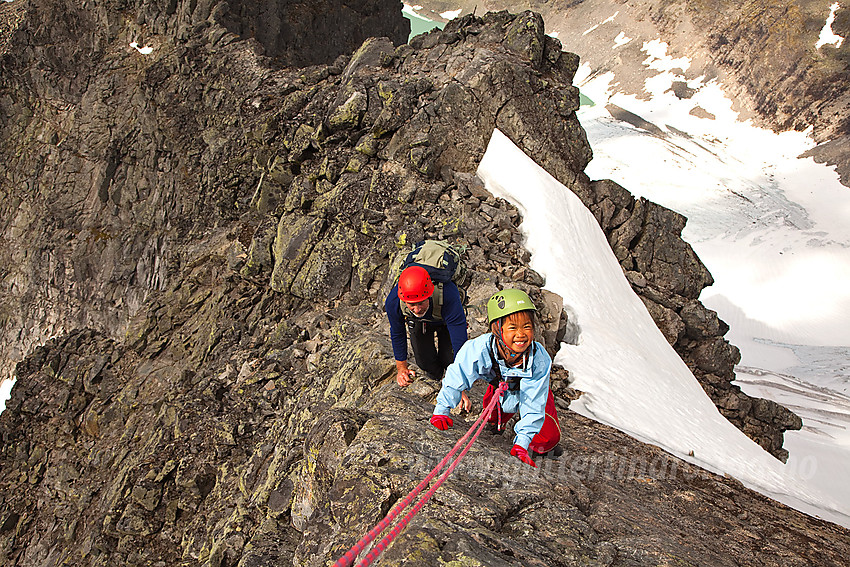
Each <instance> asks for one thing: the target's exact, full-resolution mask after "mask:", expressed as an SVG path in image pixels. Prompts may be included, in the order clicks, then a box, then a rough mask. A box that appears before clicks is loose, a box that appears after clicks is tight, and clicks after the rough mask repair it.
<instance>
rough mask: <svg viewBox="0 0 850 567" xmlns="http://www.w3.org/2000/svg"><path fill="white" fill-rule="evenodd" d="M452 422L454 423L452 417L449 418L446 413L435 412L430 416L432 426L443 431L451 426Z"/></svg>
mask: <svg viewBox="0 0 850 567" xmlns="http://www.w3.org/2000/svg"><path fill="white" fill-rule="evenodd" d="M454 424H455V422H454V421H452V418H450V417H449V416H447V415H437V414H436V413H435V414H434V415H432V416H431V425H433V426H434V427H436V428H437V429H439V430H441V431H445V430H446V429H448V428H449V427H451V426H452V425H454Z"/></svg>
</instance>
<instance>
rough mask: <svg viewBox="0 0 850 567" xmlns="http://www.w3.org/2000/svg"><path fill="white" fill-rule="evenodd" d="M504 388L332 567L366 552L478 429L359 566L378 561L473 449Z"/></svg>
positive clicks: (504, 387)
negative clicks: (410, 487)
mask: <svg viewBox="0 0 850 567" xmlns="http://www.w3.org/2000/svg"><path fill="white" fill-rule="evenodd" d="M507 389H508V383H507V382H502V383H500V384H499V388H498V389H497V390H496V393H495V395H493V397H492V398H491V399H490V403H489V404H487V407H486V408H484V409H483V410H482V411H481V415H479V416H478V419H476V420H475V423H473V424H472V426H471V427H470V428H469V431H467V432H466V435H464V436H463V437H461V438H460V439H459V440H458V442H457V443H455V446H454V447H452V450H451V451H449V453H448V454H447V455H446V456H445V457H443V460H442V461H440V462H439V463H437V466H436V467H434V468H433V469H431V472H430V473H428V476H426V477H425V478H424V479H423V480H422V482H420V483H419V484H418V485H417V486H416V488H414V489H413V490H411V491H410V493H409V494H408V495H407V496H406V497H405V498H404V500H402V501H400V502H398V503H397V504H396V505H395V506H393V508H392V510H390V511H389V513H387V515H386V516H385V517H384V519H383V520H381V521H380V522H378V523H377V524H376V525H375V527H374V528H372V529H371V530H369V533H367V534H366V535H365V536H363V537H362V538H361V539H360V541H358V542H357V543H356V544H354V546H353V547H352V548H351V549H349V550H348V551H347V552H346V553H345V555H343V556H342V557H340V558H339V559H338V560H337V562H336V563H334V567H348V566H349V565H351V564H352V563H353V562H354V560H355V559H356V558H357V556H358V555H360V553H361V552H362V551H363V550H364V549H366V546H367V545H369V543H371V542H372V541H373V540H374V539H375V538H376V537H377V536H378V534H380V533H381V532H383V531H384V530H385V529H386V528H387V526H389V525H390V524H391V523H392V522H393V520H395V518H396V517H397V516H398V515H399V514H400V513H401V512H402V511H404V509H405V508H407V507H408V506H409V505H410V503H411V502H413V499H414V498H416V496H418V495H419V493H420V492H422V489H424V488H425V487H426V486H427V485H428V483H430V482H431V480H432V479H433V478H434V477H435V476H437V475H438V474H439V473H440V471H441V470H442V469H443V468H444V467H445V466H446V463H448V462H449V460H450V459H451V458H452V456H453V455H454V454H455V453H457V451H458V449H460V447H461V446H462V445H463V444H464V443H465V442H466V440H467V439H468V438H469V436H470V435H472V432H473V430H475V428H476V426H477V428H478V429H477V430H476V431H475V434H474V435H473V436H472V439H470V441H469V443H467V444H466V446H464V447H463V450H462V451H461V452H460V454H459V455H458V456H457V458H456V459H454V460H453V461H452V463H451V465H450V466H449V468H448V469H446V471H445V472H443V474H442V476H440V478H439V479H437V481H436V482H435V483H434V486H432V487H431V488H430V489H429V490H428V492H426V493H425V494H424V495H423V496H422V498H420V499H419V501H418V502H417V503H416V505H415V506H414V507H413V508H411V509H410V511H409V512H408V513H407V514H406V515H405V516H404V518H402V519H401V520H400V521H399V523H398V524H396V525H395V526H394V527H393V528H392V530H390V532H389V533H388V534H387V535H386V536H384V538H383V539H382V540H381V541H380V542H378V544H376V545H375V547H374V548H373V549H372V550H371V551H369V553H368V554H366V557H364V558H363V560H362V561H361V562H360V563H359V564H358V567H366V566H368V565H369V564H370V563H372V561H374V560H375V559H377V557H378V556H379V555H380V554H381V553H382V552H383V551H384V549H385V548H386V547H387V546H388V545H389V544H390V542H392V540H394V539H395V538H396V536H398V534H400V533H401V531H402V530H403V529H404V528H405V527H406V526H407V524H408V523H409V522H410V520H412V519H413V516H415V515H416V513H417V512H418V511H419V510H420V509H421V508H422V506H424V505H425V503H426V502H428V500H430V499H431V497H432V496H433V495H434V493H435V492H436V491H437V489H438V488H440V485H441V484H443V482H444V481H445V480H446V479H447V478H448V477H449V475H450V474H451V473H452V471H454V470H455V468H457V466H458V464H459V463H460V460H461V459H462V458H463V456H464V455H466V452H467V451H469V448H470V447H472V444H473V443H475V440H476V439H478V436H479V435H480V434H481V431H482V429H484V425H485V424H486V421H485V419H486V418H487V417H489V415H490V414H491V413H492V411H493V408H494V406H495V405H496V404H497V403H498V402H499V399H500V398H501V396H502V393H503V392H506V391H507Z"/></svg>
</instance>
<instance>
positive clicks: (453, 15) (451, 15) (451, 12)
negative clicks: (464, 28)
mask: <svg viewBox="0 0 850 567" xmlns="http://www.w3.org/2000/svg"><path fill="white" fill-rule="evenodd" d="M460 12H461V9H460V8H458V9H457V10H448V11H446V12H440V17H442V18H445V19H447V20H454V19H455V18H457V17H458V16H460Z"/></svg>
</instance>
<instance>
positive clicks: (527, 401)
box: [434, 333, 552, 450]
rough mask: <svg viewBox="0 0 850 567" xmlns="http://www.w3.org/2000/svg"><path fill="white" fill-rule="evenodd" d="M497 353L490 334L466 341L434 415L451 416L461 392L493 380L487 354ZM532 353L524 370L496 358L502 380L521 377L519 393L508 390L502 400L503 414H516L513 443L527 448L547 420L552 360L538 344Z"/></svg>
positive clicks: (445, 379)
mask: <svg viewBox="0 0 850 567" xmlns="http://www.w3.org/2000/svg"><path fill="white" fill-rule="evenodd" d="M490 349H493V352H494V353H495V352H497V351H496V350H495V349H496V338H495V337H494V336H493V334H492V333H487V334H484V335H481V336H480V337H476V338H474V339H472V340H468V341H466V342H465V343H464V344H463V346H462V347H461V348H460V351H459V352H458V353H457V355H455V361H454V362H453V363H452V365H451V366H449V367H448V369H446V375H445V376H444V377H443V387H442V388H441V389H440V393H439V394H437V407H436V408H434V414H435V415H449V410H450V409H451V408H453V407H456V406H457V405H458V403H460V397H461V392H463V391H464V390H468V389H469V388H471V387H472V384H473V383H474V382H475V381H476V380H488V381H489V380H490V378H491V377H495V376H496V373H495V372H492V367H493V361H492V358H491V357H490V353H489V352H488V351H489V350H490ZM531 350H532V352H531V353H529V356H528V360H527V361H526V363H525V365H524V366H523V367H518V368H509V367H508V366H507V365H505V361H504V360H502V359H500V358H499V356H498V355H496V361H497V363H498V364H499V369H500V370H501V372H502V378H503V379H505V380H507V379H508V377H509V376H519V377H521V378H522V381H521V382H520V387H519V391H517V392H511V391H507V392H505V394H504V395H503V397H502V411H504V412H505V413H517V410H519V415H520V419H519V421H518V422H517V423H516V425H515V426H514V432H515V433H516V437H514V444H516V445H519V446H521V447H522V448H523V449H526V450H527V449H528V444H529V443H531V439H532V437H534V436H535V435H537V434H538V433H539V432H540V428H541V427H543V420H544V419H545V418H546V400H547V398H548V397H549V372H550V371H551V370H552V358H551V357H550V356H549V353H548V352H546V349H545V348H543V345H541V344H540V343H538V342H535V343H534V345H533V348H532V349H531Z"/></svg>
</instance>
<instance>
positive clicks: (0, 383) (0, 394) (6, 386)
mask: <svg viewBox="0 0 850 567" xmlns="http://www.w3.org/2000/svg"><path fill="white" fill-rule="evenodd" d="M11 1H12V0H6V2H11ZM14 385H15V381H14V380H0V413H3V410H5V409H6V400H8V399H9V398H10V397H11V395H12V386H14Z"/></svg>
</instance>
